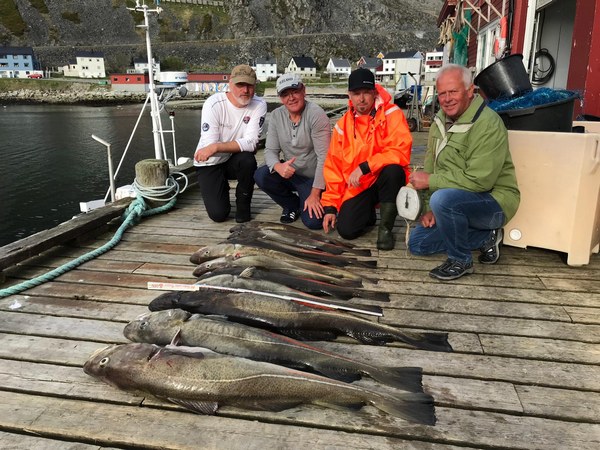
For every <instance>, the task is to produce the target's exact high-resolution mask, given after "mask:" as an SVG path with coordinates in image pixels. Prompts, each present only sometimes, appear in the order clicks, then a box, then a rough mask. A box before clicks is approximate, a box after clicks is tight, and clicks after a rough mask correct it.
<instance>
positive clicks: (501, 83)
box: [474, 53, 533, 100]
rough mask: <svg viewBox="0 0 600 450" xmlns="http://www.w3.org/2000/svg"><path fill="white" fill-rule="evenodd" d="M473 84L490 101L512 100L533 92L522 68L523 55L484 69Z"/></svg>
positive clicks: (514, 56) (502, 60)
mask: <svg viewBox="0 0 600 450" xmlns="http://www.w3.org/2000/svg"><path fill="white" fill-rule="evenodd" d="M474 82H475V85H476V86H478V87H479V89H480V90H481V91H482V92H483V93H484V94H485V96H486V98H488V99H490V100H495V99H497V98H513V97H516V96H518V95H522V94H525V93H527V92H530V91H532V90H533V88H532V87H531V82H530V81H529V76H528V75H527V72H526V71H525V67H524V66H523V55H520V54H518V53H515V54H514V55H509V56H507V57H505V58H503V59H501V60H499V61H496V62H495V63H494V64H492V65H490V66H488V67H486V68H485V69H483V70H482V71H481V72H480V73H479V75H477V76H476V77H475V80H474Z"/></svg>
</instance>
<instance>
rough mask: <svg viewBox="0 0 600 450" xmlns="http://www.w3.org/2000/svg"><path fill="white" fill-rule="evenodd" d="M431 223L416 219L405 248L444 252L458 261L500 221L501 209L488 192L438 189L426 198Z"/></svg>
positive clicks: (469, 258)
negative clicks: (433, 221)
mask: <svg viewBox="0 0 600 450" xmlns="http://www.w3.org/2000/svg"><path fill="white" fill-rule="evenodd" d="M429 207H430V208H431V210H432V211H433V215H434V216H435V225H434V226H433V227H429V228H425V227H424V226H423V225H421V224H420V223H419V224H418V225H417V226H416V227H415V229H414V230H413V231H412V232H411V233H410V238H409V241H408V248H409V250H410V252H411V253H413V254H415V255H431V254H433V253H444V252H446V253H447V254H448V258H450V259H453V260H455V261H460V262H462V263H469V262H471V261H472V260H473V257H472V255H471V251H472V250H476V249H478V248H480V247H482V246H483V244H485V242H486V241H487V240H488V239H489V238H490V235H491V230H495V229H497V228H501V227H502V226H503V225H504V212H503V211H502V208H500V205H499V204H498V202H497V201H496V200H495V199H494V198H493V197H492V196H491V194H490V193H488V192H469V191H463V190H462V189H440V190H438V191H435V192H434V193H433V194H432V195H431V198H430V200H429Z"/></svg>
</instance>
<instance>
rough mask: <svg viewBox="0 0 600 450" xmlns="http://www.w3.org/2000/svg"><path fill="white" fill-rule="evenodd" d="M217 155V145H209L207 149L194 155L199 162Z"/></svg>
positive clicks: (200, 149)
mask: <svg viewBox="0 0 600 450" xmlns="http://www.w3.org/2000/svg"><path fill="white" fill-rule="evenodd" d="M215 153H217V144H216V143H214V144H209V145H207V146H206V147H203V148H199V149H197V150H196V152H195V153H194V159H195V160H196V161H198V162H203V161H207V160H208V158H210V157H211V156H212V155H214V154H215Z"/></svg>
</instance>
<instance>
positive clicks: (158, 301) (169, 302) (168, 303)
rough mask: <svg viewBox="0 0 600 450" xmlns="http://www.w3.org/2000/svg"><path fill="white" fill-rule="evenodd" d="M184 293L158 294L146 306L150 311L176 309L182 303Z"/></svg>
mask: <svg viewBox="0 0 600 450" xmlns="http://www.w3.org/2000/svg"><path fill="white" fill-rule="evenodd" d="M184 294H185V291H171V292H165V293H164V294H160V295H159V296H158V297H156V298H155V299H154V300H152V301H151V302H150V304H149V305H148V309H149V310H150V311H162V310H163V309H177V308H179V305H180V304H181V303H182V302H183V301H184V300H183V297H184Z"/></svg>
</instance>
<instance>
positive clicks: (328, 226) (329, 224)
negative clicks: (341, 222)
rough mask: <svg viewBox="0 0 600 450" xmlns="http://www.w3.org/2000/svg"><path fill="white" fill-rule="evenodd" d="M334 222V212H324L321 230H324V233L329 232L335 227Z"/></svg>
mask: <svg viewBox="0 0 600 450" xmlns="http://www.w3.org/2000/svg"><path fill="white" fill-rule="evenodd" d="M335 222H336V216H335V214H325V216H323V230H325V233H329V232H330V231H333V230H334V229H335Z"/></svg>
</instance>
